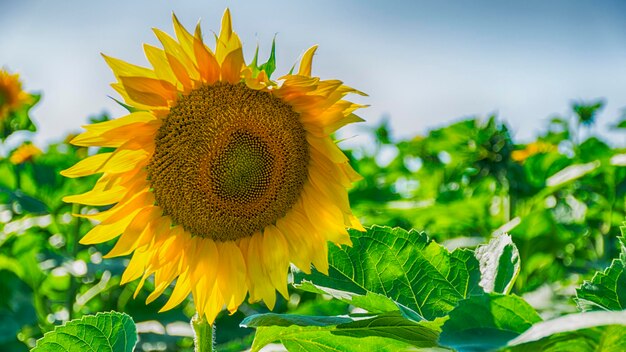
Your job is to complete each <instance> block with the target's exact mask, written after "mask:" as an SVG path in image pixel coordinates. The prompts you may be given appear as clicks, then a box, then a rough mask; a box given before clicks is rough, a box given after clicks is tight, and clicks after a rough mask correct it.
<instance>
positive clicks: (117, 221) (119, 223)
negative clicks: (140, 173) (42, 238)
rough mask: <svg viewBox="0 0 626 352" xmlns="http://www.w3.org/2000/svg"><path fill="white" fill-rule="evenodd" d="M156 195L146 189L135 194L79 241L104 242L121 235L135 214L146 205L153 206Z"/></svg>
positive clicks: (83, 242) (87, 242)
mask: <svg viewBox="0 0 626 352" xmlns="http://www.w3.org/2000/svg"><path fill="white" fill-rule="evenodd" d="M151 202H154V196H152V193H151V192H148V191H145V192H143V193H139V194H136V195H134V196H133V198H132V199H131V200H130V201H128V202H127V203H125V204H122V205H121V206H120V207H119V208H116V210H115V213H112V214H111V215H110V216H109V217H108V218H107V219H106V220H104V221H103V222H102V223H100V224H99V225H97V226H95V227H94V228H92V229H91V230H90V231H89V232H87V234H86V235H85V236H84V237H83V238H81V240H80V241H79V242H80V243H81V244H94V243H102V242H106V241H108V240H111V239H113V238H115V237H117V236H119V235H120V234H121V233H122V232H123V231H124V230H125V229H126V227H127V226H128V224H129V223H130V222H131V221H132V220H133V218H134V217H135V215H137V213H139V211H141V209H143V208H145V207H146V206H152V205H151Z"/></svg>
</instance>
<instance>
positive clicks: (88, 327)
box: [33, 312, 137, 352]
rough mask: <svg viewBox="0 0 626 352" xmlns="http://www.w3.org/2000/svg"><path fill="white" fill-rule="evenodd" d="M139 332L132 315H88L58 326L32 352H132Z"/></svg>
mask: <svg viewBox="0 0 626 352" xmlns="http://www.w3.org/2000/svg"><path fill="white" fill-rule="evenodd" d="M136 342H137V331H136V329H135V324H134V323H133V320H132V318H131V317H130V316H128V315H126V314H124V313H117V312H109V313H98V314H96V315H87V316H84V317H82V318H81V319H76V320H72V321H69V322H67V323H66V324H64V325H62V326H58V327H56V328H55V329H54V331H51V332H49V333H46V334H45V335H44V337H42V338H41V339H39V340H38V341H37V345H36V346H35V348H34V349H33V352H44V351H52V352H57V351H59V352H65V351H67V352H69V351H110V352H125V351H127V352H131V351H133V348H134V346H135V343H136Z"/></svg>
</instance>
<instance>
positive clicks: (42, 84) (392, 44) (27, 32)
mask: <svg viewBox="0 0 626 352" xmlns="http://www.w3.org/2000/svg"><path fill="white" fill-rule="evenodd" d="M225 7H230V9H231V11H232V13H233V22H234V26H235V30H236V31H237V32H238V33H239V35H240V36H241V38H242V40H243V43H244V47H245V52H246V56H247V58H248V59H250V58H251V55H252V54H253V52H254V48H255V47H256V44H257V43H259V44H260V48H261V55H262V57H264V56H265V55H267V52H268V50H269V48H270V45H271V40H272V38H273V37H274V35H275V34H277V54H278V70H277V73H278V74H281V73H285V72H286V71H288V70H289V68H290V67H291V66H292V65H293V64H294V63H295V62H296V60H297V59H298V57H299V56H300V55H301V54H302V53H303V51H304V50H306V49H307V48H308V47H309V46H311V45H313V44H319V45H320V48H319V50H318V53H317V55H316V57H315V61H314V67H313V73H314V74H317V75H319V76H320V77H322V78H339V79H341V80H343V81H344V82H346V83H347V84H348V85H351V86H353V87H355V88H358V89H360V90H362V91H365V92H367V93H368V94H369V97H367V98H358V99H356V100H358V101H359V102H362V103H366V104H370V105H371V107H370V108H367V109H365V110H362V111H361V114H360V115H361V116H362V117H363V118H365V119H366V120H367V122H366V123H365V124H361V125H360V126H358V127H353V128H350V129H349V130H348V131H347V132H346V133H344V135H343V136H344V137H349V136H359V135H362V134H363V132H362V131H363V129H364V128H367V127H373V126H374V125H375V124H376V123H377V122H378V121H379V120H380V118H381V117H382V116H388V117H389V118H390V121H391V126H392V128H393V129H394V133H395V134H396V135H397V136H399V137H409V136H412V135H414V134H423V133H425V132H426V131H427V130H428V129H430V128H434V127H438V126H442V125H444V124H447V123H449V122H451V121H454V120H458V119H459V118H462V117H465V116H469V115H479V116H486V115H488V114H490V113H493V112H495V113H498V114H499V116H500V118H501V119H502V120H504V121H506V122H508V124H509V125H510V126H511V128H512V131H513V134H514V137H515V138H516V139H517V140H528V139H530V138H532V137H533V136H534V135H535V134H536V133H537V131H539V130H540V129H541V128H542V127H543V126H544V125H545V119H547V118H548V117H550V116H552V115H555V114H563V113H566V112H567V111H568V105H569V104H570V102H571V101H572V100H580V99H582V100H591V99H595V98H599V97H602V98H606V99H607V101H608V105H607V108H606V109H605V110H604V111H603V113H602V115H601V116H600V119H599V121H598V125H599V127H598V130H597V131H598V133H603V134H605V135H611V133H610V132H609V131H607V128H606V126H608V125H609V124H611V123H613V122H615V121H617V120H618V118H619V116H620V115H621V109H622V108H624V107H626V2H624V1H600V2H599V1H574V0H570V1H566V0H554V1H533V0H531V1H519V2H512V1H471V2H470V1H434V0H433V1H386V2H382V1H380V2H365V1H358V0H350V1H329V0H322V1H315V2H304V1H302V2H300V1H287V0H284V1H267V2H256V1H248V2H243V1H215V0H213V1H162V0H159V1H156V0H143V1H120V0H114V1H106V2H105V1H97V2H96V1H93V2H92V1H79V0H64V1H45V0H37V1H17V0H8V1H7V0H0V33H1V34H2V35H0V66H4V67H6V68H9V69H10V70H11V71H13V72H18V73H20V74H21V75H22V77H23V79H24V81H25V85H26V88H27V89H28V90H33V91H37V90H40V91H43V94H44V98H43V100H42V102H41V103H40V104H39V106H38V107H37V108H36V109H35V110H34V112H33V117H34V120H35V121H36V123H37V124H38V126H39V128H40V131H39V132H38V134H37V137H36V141H37V142H38V144H40V145H42V144H45V143H46V142H48V141H53V140H58V139H60V138H62V137H63V136H64V135H65V134H66V133H68V132H70V131H78V130H80V129H79V126H80V125H83V124H85V123H86V121H87V117H88V116H90V115H94V114H98V113H100V112H103V111H108V112H109V113H111V114H112V116H121V115H122V114H123V113H124V111H123V110H122V109H121V108H120V107H118V106H117V105H116V104H115V103H114V102H113V101H112V100H110V99H109V98H108V97H107V95H111V96H114V97H116V95H115V92H114V91H113V90H112V89H111V88H110V87H109V83H111V82H112V81H113V75H112V73H111V71H110V70H109V69H108V67H107V66H106V65H105V63H104V61H103V60H102V58H101V56H100V53H101V52H103V53H106V54H108V55H111V56H113V57H118V58H121V59H124V60H126V61H129V62H133V63H137V64H146V63H147V60H146V59H145V57H144V55H143V53H142V49H141V44H142V43H144V42H147V43H152V44H157V41H156V39H155V38H154V36H153V35H152V32H151V30H150V28H152V27H158V28H161V29H164V30H166V31H167V32H170V33H171V32H172V25H171V13H172V11H174V12H175V13H176V14H177V15H178V17H179V18H180V20H181V21H182V22H183V24H184V25H186V26H187V27H193V26H195V24H196V22H197V21H198V19H201V20H202V24H203V29H204V33H205V36H208V35H210V34H211V31H218V30H219V24H220V22H219V20H220V18H221V15H222V13H223V11H224V8H225ZM611 137H612V139H614V140H617V141H621V140H623V137H621V138H620V137H619V135H618V134H615V133H613V134H612V135H611ZM354 140H359V138H358V137H357V138H355V139H354Z"/></svg>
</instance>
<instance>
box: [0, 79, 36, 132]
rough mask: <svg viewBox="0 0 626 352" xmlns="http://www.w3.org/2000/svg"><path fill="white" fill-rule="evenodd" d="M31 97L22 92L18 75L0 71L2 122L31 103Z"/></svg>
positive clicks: (0, 112) (0, 119) (0, 117)
mask: <svg viewBox="0 0 626 352" xmlns="http://www.w3.org/2000/svg"><path fill="white" fill-rule="evenodd" d="M30 99H31V98H30V95H29V94H28V93H26V92H25V91H23V90H22V83H21V82H20V76H19V75H18V74H10V73H9V72H8V71H6V70H4V69H0V121H2V120H4V119H6V118H7V117H8V116H9V114H10V113H11V112H12V111H15V110H16V109H18V108H19V107H21V106H22V105H24V104H27V103H28V102H29V101H30Z"/></svg>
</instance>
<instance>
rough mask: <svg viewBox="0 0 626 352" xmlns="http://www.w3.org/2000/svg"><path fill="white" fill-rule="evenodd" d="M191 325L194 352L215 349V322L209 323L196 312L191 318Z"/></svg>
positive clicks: (206, 351)
mask: <svg viewBox="0 0 626 352" xmlns="http://www.w3.org/2000/svg"><path fill="white" fill-rule="evenodd" d="M191 327H192V328H193V337H194V344H195V349H194V351H195V352H213V351H215V346H214V344H215V324H209V322H208V321H207V320H206V319H205V318H204V316H202V317H200V316H199V315H198V313H196V315H194V316H193V318H191Z"/></svg>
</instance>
